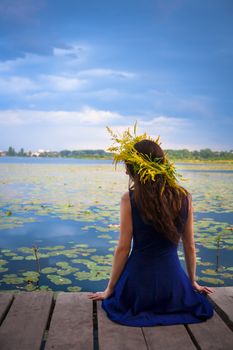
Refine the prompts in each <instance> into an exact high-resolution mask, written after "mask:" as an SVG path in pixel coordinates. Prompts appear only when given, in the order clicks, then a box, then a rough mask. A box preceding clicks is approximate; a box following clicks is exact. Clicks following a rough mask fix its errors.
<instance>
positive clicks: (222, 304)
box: [208, 287, 233, 330]
mask: <svg viewBox="0 0 233 350" xmlns="http://www.w3.org/2000/svg"><path fill="white" fill-rule="evenodd" d="M208 297H209V298H210V299H211V301H213V303H214V305H215V307H216V311H217V312H218V314H219V315H220V316H221V317H222V319H223V320H224V321H225V322H226V323H227V324H228V326H229V327H230V328H231V329H232V330H233V287H218V288H215V292H214V293H211V294H209V295H208Z"/></svg>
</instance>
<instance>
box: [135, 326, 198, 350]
mask: <svg viewBox="0 0 233 350" xmlns="http://www.w3.org/2000/svg"><path fill="white" fill-rule="evenodd" d="M142 329H143V333H144V336H145V339H146V343H147V346H148V350H161V349H166V350H174V349H179V350H187V349H189V350H196V346H195V345H194V344H193V342H192V340H191V338H190V336H189V334H188V332H187V330H186V328H185V327H184V326H183V325H170V326H153V327H143V328H142Z"/></svg>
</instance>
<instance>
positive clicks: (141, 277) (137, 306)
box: [101, 190, 214, 327]
mask: <svg viewBox="0 0 233 350" xmlns="http://www.w3.org/2000/svg"><path fill="white" fill-rule="evenodd" d="M129 194H130V202H131V208H132V220H133V247H132V249H131V253H130V255H129V257H128V260H127V262H126V264H125V266H124V268H123V271H122V273H121V275H120V277H119V279H118V281H117V283H116V285H115V288H114V291H113V293H112V295H111V296H109V297H108V298H107V299H103V300H102V302H101V306H102V308H103V309H104V310H105V312H106V314H107V316H108V317H109V318H110V319H111V320H112V321H114V322H116V323H120V324H123V325H126V326H135V327H145V326H155V325H172V324H186V323H198V322H203V321H205V320H206V319H208V318H211V317H212V316H213V312H214V309H213V306H212V304H211V303H210V302H209V301H208V299H207V297H206V295H204V294H202V293H200V292H198V291H196V290H195V289H194V288H193V287H192V284H191V281H190V279H189V277H188V276H187V274H186V273H185V271H184V270H183V268H182V266H181V264H180V261H179V258H178V254H177V247H178V246H177V245H176V244H174V243H172V242H171V241H170V240H168V239H167V238H165V237H164V236H163V235H162V234H161V233H159V231H155V229H154V228H153V226H152V225H149V224H145V223H144V222H143V220H142V218H141V216H140V213H139V210H138V209H137V207H136V205H135V202H134V200H133V191H132V190H130V191H129ZM182 215H183V216H184V219H185V220H186V219H187V216H188V197H186V205H185V206H184V207H183V208H182Z"/></svg>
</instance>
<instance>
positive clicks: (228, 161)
mask: <svg viewBox="0 0 233 350" xmlns="http://www.w3.org/2000/svg"><path fill="white" fill-rule="evenodd" d="M1 158H12V159H14V158H25V159H30V158H33V159H37V158H38V159H86V160H113V158H112V157H108V156H84V155H83V156H78V157H46V156H42V157H41V156H36V157H35V156H32V157H30V156H0V159H1ZM169 159H170V161H171V162H175V163H195V164H206V163H218V164H233V159H188V158H177V159H175V158H172V157H169Z"/></svg>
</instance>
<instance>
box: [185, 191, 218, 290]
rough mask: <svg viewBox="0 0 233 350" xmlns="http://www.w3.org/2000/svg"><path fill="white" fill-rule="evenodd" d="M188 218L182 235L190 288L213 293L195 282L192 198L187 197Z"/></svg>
mask: <svg viewBox="0 0 233 350" xmlns="http://www.w3.org/2000/svg"><path fill="white" fill-rule="evenodd" d="M188 202H189V206H188V218H187V221H186V224H185V228H184V233H183V235H182V241H183V247H184V255H185V263H186V266H187V271H188V275H189V278H190V280H191V283H192V286H193V287H194V288H195V289H196V290H197V291H199V292H204V293H207V294H208V293H213V292H214V291H215V290H214V289H212V288H209V287H206V286H200V285H199V284H198V283H197V282H196V249H195V241H194V228H193V205H192V196H191V195H189V196H188Z"/></svg>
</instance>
